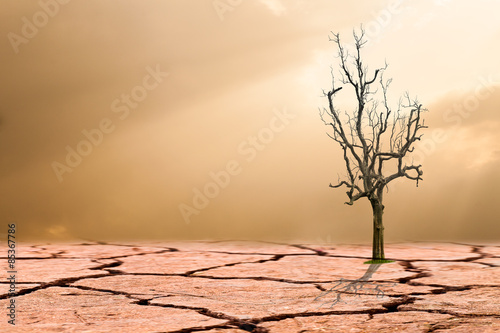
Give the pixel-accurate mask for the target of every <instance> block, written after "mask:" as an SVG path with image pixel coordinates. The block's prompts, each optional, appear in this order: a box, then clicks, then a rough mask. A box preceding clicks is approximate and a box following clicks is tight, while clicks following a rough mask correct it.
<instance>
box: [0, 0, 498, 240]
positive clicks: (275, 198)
mask: <svg viewBox="0 0 500 333" xmlns="http://www.w3.org/2000/svg"><path fill="white" fill-rule="evenodd" d="M66 2H67V3H66ZM221 3H224V4H226V6H223V5H222V7H221ZM228 3H229V2H227V1H224V0H221V1H212V0H203V1H194V0H191V1H180V0H179V1H174V0H173V1H148V2H140V1H120V2H110V1H94V0H89V1H78V0H73V1H62V0H61V1H59V2H58V1H56V0H53V1H49V0H46V1H40V2H35V1H33V2H28V1H20V2H19V1H5V2H2V3H1V4H0V8H1V10H0V13H1V14H0V31H1V32H2V36H4V38H3V39H2V41H1V43H2V45H1V48H0V59H1V60H2V61H1V63H0V68H1V73H2V77H3V80H2V89H1V90H0V100H1V101H2V103H1V106H0V149H1V152H2V154H1V156H2V159H1V161H2V162H1V164H0V179H1V180H0V181H1V184H2V186H1V187H0V192H1V198H2V205H1V206H0V216H1V218H2V221H4V222H5V223H6V224H7V223H10V222H16V223H17V225H18V232H19V235H20V237H22V238H23V239H26V240H28V239H44V238H56V239H65V238H85V239H109V238H117V239H129V238H162V239H200V238H225V239H227V238H244V239H250V238H258V239H309V240H325V241H326V240H327V239H328V240H332V241H340V242H350V241H356V242H370V241H371V227H372V226H371V218H372V217H371V209H370V207H369V203H368V201H366V202H364V201H363V200H360V201H358V202H357V203H356V204H355V205H354V206H352V207H350V206H347V205H345V204H344V202H345V201H346V199H347V197H346V195H345V191H344V190H340V189H338V190H333V189H330V188H328V184H329V183H330V182H336V181H337V174H340V175H342V174H343V173H344V165H343V159H342V155H341V151H340V150H339V149H338V147H337V145H336V144H335V143H334V142H333V141H331V140H330V139H329V138H328V137H327V136H326V134H325V132H326V128H325V127H324V125H323V123H322V122H321V120H320V119H319V115H318V107H321V106H326V105H325V102H326V100H325V99H324V98H323V97H321V96H322V89H328V88H329V87H330V86H329V85H330V82H331V78H330V69H329V66H330V65H335V64H336V60H337V59H336V58H335V57H334V54H335V48H334V45H333V43H331V42H329V41H328V35H329V33H330V31H338V32H340V33H341V35H342V38H343V40H345V41H346V42H349V41H351V40H352V39H351V32H352V29H353V28H357V27H359V25H360V24H361V23H363V24H364V26H365V28H366V30H367V36H368V38H369V43H368V44H367V47H366V49H365V61H366V63H367V64H368V65H369V66H370V68H371V69H374V68H377V67H380V66H382V65H383V63H384V60H385V59H387V62H388V63H389V68H388V71H387V73H386V74H385V75H386V77H392V78H393V79H394V81H393V85H392V86H391V89H390V97H391V99H392V100H394V101H397V99H398V98H399V96H400V95H402V94H403V93H404V92H405V91H409V92H410V94H412V95H418V97H419V100H420V101H421V102H422V103H423V104H424V105H425V106H426V107H427V109H429V112H428V113H426V114H425V119H426V124H427V125H429V129H427V130H426V131H425V135H424V137H423V141H422V142H421V144H420V146H419V149H418V151H417V152H416V153H415V159H416V160H420V161H421V162H422V164H423V170H424V181H423V182H421V183H420V184H419V187H418V188H416V187H415V184H414V183H413V182H405V181H397V182H396V183H394V185H393V186H391V188H390V190H389V192H388V194H387V195H386V198H385V199H386V203H385V206H386V210H385V214H384V217H385V221H384V223H385V227H386V229H385V231H386V240H388V241H399V240H456V241H464V240H484V241H492V240H498V239H499V238H500V224H499V223H498V216H500V208H499V205H498V201H499V195H498V191H497V188H499V186H500V176H499V174H498V170H499V168H500V144H499V142H500V131H499V129H500V112H499V111H500V110H499V105H500V84H499V82H500V68H499V66H498V59H499V58H500V46H499V45H500V44H499V43H498V42H499V40H500V23H498V19H497V17H496V16H497V13H498V12H499V10H500V4H499V3H498V2H495V1H490V0H480V1H476V2H474V3H472V2H470V1H460V0H456V1H430V0H429V1H422V2H419V4H413V3H411V2H409V1H392V2H391V1H359V2H356V3H353V4H346V3H345V2H342V1H326V0H323V1H314V2H306V1H301V0H259V1H257V0H256V1H242V2H241V3H239V4H236V2H233V4H235V5H228ZM227 6H229V7H227ZM40 13H41V14H40ZM49 14H50V15H49ZM167 73H168V74H167ZM347 106H348V105H347V104H346V105H345V107H347ZM103 122H104V123H103ZM96 129H98V132H97V131H96ZM85 131H86V132H85ZM85 133H87V136H89V135H90V136H91V138H92V140H94V141H95V142H96V144H92V142H90V141H91V139H89V138H88V137H87V136H86V134H85ZM89 133H93V134H89ZM99 133H101V134H99ZM92 135H93V136H92ZM83 141H85V142H87V141H88V142H90V145H89V144H86V143H82V142H83ZM68 147H69V148H68ZM68 149H70V150H75V151H77V152H78V149H80V151H84V152H85V153H86V154H87V153H88V154H87V156H81V161H80V162H79V161H78V160H76V161H75V160H73V162H74V167H72V166H70V165H68V161H67V160H66V159H67V155H68ZM54 162H57V163H59V164H58V165H64V166H65V168H67V169H64V168H63V169H59V170H60V172H59V175H58V172H57V171H56V172H55V171H54ZM228 164H229V167H228ZM61 170H63V171H61ZM69 170H71V171H69ZM223 170H226V171H224V172H222V174H221V171H223ZM229 171H230V172H229ZM217 175H218V176H217ZM214 177H215V178H217V180H218V181H219V183H220V184H222V185H220V184H219V185H217V186H218V187H217V188H215V187H213V185H207V184H210V183H214V184H216V181H214ZM206 186H208V187H210V186H212V188H210V189H209V190H208V191H209V193H210V194H214V195H209V196H212V197H213V198H207V200H206V201H208V204H207V205H206V207H203V208H198V209H197V208H196V207H195V205H194V203H193V199H195V198H196V196H197V195H196V193H197V191H201V192H203V191H204V190H205V188H206ZM210 191H212V192H210ZM198 200H201V199H199V198H198ZM201 201H203V200H201ZM205 204H206V203H201V204H200V205H199V206H200V207H201V206H203V205H205ZM180 205H185V206H190V207H191V208H192V209H196V210H197V213H196V214H192V215H190V217H189V223H187V221H186V219H184V218H183V216H182V214H181V211H180V208H179V207H180ZM5 230H7V227H6V226H5ZM0 232H2V231H1V230H0Z"/></svg>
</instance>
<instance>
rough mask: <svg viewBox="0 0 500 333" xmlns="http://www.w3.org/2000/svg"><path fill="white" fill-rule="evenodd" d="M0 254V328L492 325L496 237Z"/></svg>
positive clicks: (498, 311) (496, 299)
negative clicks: (376, 249)
mask: <svg viewBox="0 0 500 333" xmlns="http://www.w3.org/2000/svg"><path fill="white" fill-rule="evenodd" d="M2 252H3V253H4V254H3V255H2V257H3V259H4V263H6V264H5V270H4V272H5V273H4V276H5V275H7V277H12V275H14V277H15V285H12V284H11V282H12V281H9V280H8V279H5V278H4V279H2V283H1V284H0V288H1V290H0V303H1V306H0V307H1V308H2V309H3V310H2V311H4V314H3V315H2V318H3V319H2V321H1V323H0V332H169V333H174V332H175V333H181V332H207V333H208V332H209V333H215V332H221V333H236V332H241V333H244V332H297V333H298V332H454V333H455V332H464V333H465V332H499V331H500V245H498V244H496V245H492V244H489V245H485V244H480V245H479V244H456V243H397V244H386V249H385V252H386V257H387V258H390V259H393V260H394V262H392V263H387V264H382V265H368V264H364V262H365V261H366V260H368V259H370V254H371V249H370V246H368V245H339V244H305V243H294V244H280V243H268V242H245V241H198V242H160V241H154V242H153V241H151V242H144V241H141V242H90V241H82V242H73V243H38V244H26V243H21V244H17V247H16V262H15V267H14V268H15V271H14V272H15V273H14V274H10V273H7V271H9V268H8V267H7V260H5V259H7V257H6V256H7V247H6V246H3V247H2ZM9 274H10V275H9ZM12 287H15V293H14V294H12V293H11V294H9V289H10V288H12ZM11 292H12V290H11ZM12 300H14V301H13V302H14V304H15V310H14V317H15V321H14V322H15V325H12V324H11V323H9V322H8V321H9V320H12V319H11V318H12V317H9V311H10V310H9V308H8V307H9V306H10V304H11V302H12ZM10 313H11V314H12V311H11V312H10Z"/></svg>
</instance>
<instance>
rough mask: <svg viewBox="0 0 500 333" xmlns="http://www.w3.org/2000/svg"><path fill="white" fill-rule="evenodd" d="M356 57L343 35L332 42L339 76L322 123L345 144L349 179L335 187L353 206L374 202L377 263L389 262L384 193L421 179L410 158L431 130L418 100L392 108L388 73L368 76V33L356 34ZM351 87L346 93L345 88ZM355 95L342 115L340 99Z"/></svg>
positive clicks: (407, 100)
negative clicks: (362, 201) (400, 181)
mask: <svg viewBox="0 0 500 333" xmlns="http://www.w3.org/2000/svg"><path fill="white" fill-rule="evenodd" d="M353 35H354V44H353V45H352V49H353V50H352V54H350V53H349V50H347V49H346V48H345V46H343V45H342V43H341V41H340V36H339V34H333V36H332V37H330V41H332V42H334V43H335V44H336V47H337V49H338V59H339V64H338V66H339V76H338V78H337V74H336V73H335V71H334V70H333V68H332V70H331V72H332V87H331V90H329V91H324V92H323V93H324V96H325V97H326V98H327V99H328V108H326V107H325V108H322V109H320V117H321V120H322V121H323V122H324V123H325V125H327V126H328V127H330V130H329V132H327V134H328V136H329V137H330V138H331V139H332V140H334V141H335V142H337V143H338V144H339V145H340V148H341V149H342V151H343V157H344V161H345V166H346V171H347V174H346V176H345V177H344V178H340V177H339V181H338V183H337V184H336V185H332V184H330V187H332V188H339V187H342V186H345V187H346V188H347V192H346V193H347V197H348V198H349V201H347V202H346V204H348V205H353V204H354V202H356V201H357V200H359V199H361V198H367V199H368V200H369V201H370V204H371V207H372V210H373V249H372V260H373V261H377V260H379V261H380V260H384V259H385V255H384V226H383V223H382V216H383V213H384V205H383V198H384V190H388V185H389V184H390V183H391V182H392V181H394V180H396V179H398V178H406V179H410V180H413V181H416V184H417V187H418V182H419V180H422V175H423V172H422V169H421V167H422V166H421V165H415V164H414V163H413V161H412V160H411V159H410V158H409V157H410V155H411V153H412V152H413V150H414V144H415V142H416V141H418V140H420V138H421V137H422V134H420V132H421V131H420V130H421V129H423V128H426V127H427V126H424V121H423V119H422V117H421V115H422V112H424V111H426V109H424V108H423V107H422V104H420V103H419V102H418V101H417V100H416V99H411V98H410V96H409V94H408V93H406V94H405V95H404V97H402V98H400V99H399V103H398V105H397V110H393V109H392V108H391V107H390V106H389V104H390V103H389V101H388V95H387V94H388V88H389V85H390V83H391V81H392V80H391V79H389V80H384V78H383V74H384V72H385V70H386V68H387V63H386V64H385V66H384V67H382V68H379V69H376V70H375V71H374V72H373V73H372V74H370V75H369V73H368V72H369V70H368V68H367V67H366V66H365V65H364V63H363V62H362V59H361V50H362V48H363V46H364V45H365V44H366V42H367V41H366V39H365V34H364V30H363V29H362V28H361V31H360V32H359V33H356V31H354V32H353ZM344 87H345V88H347V89H344V90H342V89H343V88H344ZM348 93H352V100H353V101H355V106H354V107H353V108H352V110H351V111H344V112H341V111H340V110H339V107H338V105H337V104H338V103H336V101H337V99H336V98H337V97H338V96H339V94H348Z"/></svg>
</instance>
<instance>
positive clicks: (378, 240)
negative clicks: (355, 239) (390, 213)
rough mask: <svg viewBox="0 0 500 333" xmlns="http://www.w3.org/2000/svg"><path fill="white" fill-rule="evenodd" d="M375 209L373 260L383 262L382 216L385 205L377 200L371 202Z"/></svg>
mask: <svg viewBox="0 0 500 333" xmlns="http://www.w3.org/2000/svg"><path fill="white" fill-rule="evenodd" d="M370 202H371V204H372V209H373V248H372V260H383V259H385V255H384V225H383V223H382V216H383V214H384V205H382V203H381V202H380V201H379V200H377V199H375V200H370Z"/></svg>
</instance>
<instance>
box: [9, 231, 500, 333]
mask: <svg viewBox="0 0 500 333" xmlns="http://www.w3.org/2000/svg"><path fill="white" fill-rule="evenodd" d="M218 242H224V241H214V242H212V243H218ZM271 244H279V243H271ZM78 245H82V246H92V245H113V246H126V247H134V248H140V247H141V246H137V245H126V244H110V243H106V242H95V244H89V243H82V244H78ZM279 245H286V246H291V247H295V248H299V249H302V250H307V251H312V252H314V253H311V254H304V253H302V254H300V253H293V254H275V255H273V256H272V258H269V259H261V260H257V261H253V262H246V261H242V262H235V263H229V264H224V265H218V266H213V267H207V268H200V269H195V270H191V271H187V272H185V273H180V274H174V273H173V274H168V273H128V272H125V271H121V270H116V269H114V268H116V267H119V266H121V265H122V264H123V261H121V260H119V259H118V258H126V257H132V256H140V255H148V254H161V253H167V252H177V251H179V250H178V249H176V248H171V247H162V246H155V247H158V248H164V250H160V251H154V252H141V253H134V254H128V255H119V256H111V257H102V258H96V259H94V260H93V262H95V263H99V260H114V262H111V263H105V264H100V265H98V266H96V267H92V268H89V269H90V270H101V271H105V272H106V273H101V274H94V275H87V276H79V277H69V278H62V279H57V280H54V281H51V282H21V283H20V284H32V283H36V284H40V285H39V286H36V287H33V288H27V289H23V290H20V291H19V292H18V293H16V295H15V296H14V297H17V296H21V295H27V294H30V293H32V292H34V291H37V290H42V289H46V288H50V287H64V288H76V289H80V290H87V291H97V292H102V293H110V294H113V295H124V296H126V297H127V298H129V299H130V300H131V303H132V304H137V305H140V306H157V307H164V308H177V309H187V310H193V311H196V312H197V313H199V314H201V315H204V316H207V317H210V318H215V319H224V320H227V321H226V322H225V323H223V324H218V325H210V326H196V327H190V328H184V329H181V330H176V331H166V332H165V333H189V332H199V331H207V330H211V329H234V328H238V329H241V330H244V331H248V332H254V333H266V332H269V330H268V329H267V328H264V327H261V326H259V325H260V324H262V323H266V322H276V321H281V320H285V319H289V318H299V317H312V316H329V315H350V314H366V315H368V320H371V319H373V318H374V316H375V315H378V314H384V313H393V312H407V311H417V312H427V313H439V314H447V315H451V316H453V317H456V318H477V317H487V318H500V315H497V314H474V313H466V314H464V313H457V312H455V311H450V310H444V309H407V310H406V309H400V306H401V305H409V304H413V303H414V302H415V301H416V300H417V299H418V298H417V297H412V296H422V295H430V294H444V293H447V292H456V291H465V290H470V289H473V288H486V287H498V285H491V286H490V285H464V286H447V285H441V284H425V283H421V282H418V281H415V280H417V279H419V278H423V277H429V276H432V274H431V273H430V272H429V271H428V270H426V269H423V268H418V267H415V266H414V265H413V263H414V262H419V261H422V262H425V261H439V262H475V261H477V260H479V259H484V258H491V257H494V256H493V255H491V254H488V253H484V252H483V251H482V250H483V248H484V246H482V245H470V244H467V245H464V244H461V245H464V246H469V247H470V248H471V252H472V253H475V254H477V255H478V256H474V257H467V258H463V259H448V260H446V259H432V260H431V259H418V260H402V259H397V258H395V259H392V260H396V261H397V263H398V264H399V265H401V266H403V267H404V270H405V271H407V272H411V273H415V274H414V275H412V276H409V277H403V278H398V279H396V281H398V283H400V284H408V285H410V286H428V287H434V288H439V289H435V290H431V291H429V292H413V293H411V294H408V295H388V296H390V297H391V298H394V299H393V300H391V301H389V302H386V303H383V304H381V305H382V307H383V309H380V308H370V309H365V310H331V311H325V312H297V313H285V314H277V315H271V316H265V317H261V318H252V319H245V320H243V319H239V318H236V317H232V316H229V315H227V314H224V313H221V312H216V311H212V310H210V309H208V308H204V307H195V306H187V305H174V304H152V303H151V300H153V299H155V298H160V297H169V296H171V295H159V294H152V295H148V296H152V298H145V299H143V298H141V296H140V295H145V296H146V295H147V294H131V293H129V292H124V291H118V290H113V289H100V288H92V287H87V286H76V285H73V284H74V283H75V282H77V281H80V280H85V279H99V278H103V277H109V276H116V275H150V276H184V277H189V278H205V279H221V280H231V279H250V280H260V281H262V280H268V281H275V282H283V283H293V284H312V285H313V286H314V287H315V288H316V289H318V290H320V291H325V290H326V289H325V288H324V287H322V286H321V285H319V283H329V282H332V281H324V282H323V281H294V280H289V279H280V278H271V277H231V276H230V277H217V276H208V275H194V274H195V273H199V272H205V271H208V270H211V269H216V268H221V267H231V266H236V265H239V264H248V263H252V264H259V263H264V262H268V261H278V260H280V259H281V258H284V257H286V256H297V255H318V256H328V257H339V258H359V259H366V258H367V257H356V256H344V255H334V254H328V253H327V252H325V251H322V250H316V249H313V248H310V247H308V246H305V245H300V244H279ZM32 247H33V248H36V249H41V250H45V251H48V250H47V248H44V247H43V245H39V246H37V245H34V246H32ZM183 252H189V251H183ZM205 252H215V253H227V254H242V255H252V254H254V255H271V254H266V253H233V252H226V251H205ZM64 253H66V251H59V252H56V253H51V257H46V258H37V257H25V258H18V259H19V260H27V259H37V260H46V259H54V258H58V259H76V258H62V257H61V255H62V254H64ZM476 263H478V264H484V265H488V266H492V267H497V266H496V265H493V264H487V263H479V262H476ZM2 283H4V282H2ZM69 295H71V294H69ZM8 297H9V295H8V294H5V295H0V299H6V298H8ZM201 297H203V296H201ZM75 314H76V315H77V313H76V311H75ZM457 324H459V323H457ZM455 326H456V325H455V323H440V322H438V323H433V324H431V325H430V327H429V329H428V330H427V332H434V331H436V330H439V329H450V328H453V327H455Z"/></svg>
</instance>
